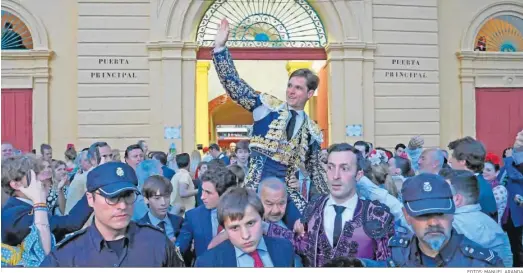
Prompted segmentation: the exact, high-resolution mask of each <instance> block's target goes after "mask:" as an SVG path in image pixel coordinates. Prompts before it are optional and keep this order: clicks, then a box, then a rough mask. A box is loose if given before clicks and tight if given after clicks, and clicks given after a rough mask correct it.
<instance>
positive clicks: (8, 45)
mask: <svg viewBox="0 0 523 273" xmlns="http://www.w3.org/2000/svg"><path fill="white" fill-rule="evenodd" d="M16 49H18V50H24V49H33V37H32V35H31V32H30V31H29V28H28V27H27V25H26V24H25V23H24V22H23V21H22V20H20V18H18V17H17V16H16V15H14V14H12V13H10V12H8V11H5V10H2V50H16Z"/></svg>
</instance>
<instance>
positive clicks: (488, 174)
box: [483, 153, 508, 223]
mask: <svg viewBox="0 0 523 273" xmlns="http://www.w3.org/2000/svg"><path fill="white" fill-rule="evenodd" d="M500 162H501V159H500V158H499V156H497V155H495V154H493V153H488V154H487V156H486V158H485V166H484V167H483V178H485V180H487V182H488V183H489V184H490V186H491V187H492V192H493V193H494V197H495V198H496V206H497V208H498V223H501V217H502V216H503V213H504V212H505V209H506V208H507V198H508V192H507V188H505V186H503V185H501V184H500V183H499V181H498V179H497V177H498V174H499V169H500V167H499V164H500Z"/></svg>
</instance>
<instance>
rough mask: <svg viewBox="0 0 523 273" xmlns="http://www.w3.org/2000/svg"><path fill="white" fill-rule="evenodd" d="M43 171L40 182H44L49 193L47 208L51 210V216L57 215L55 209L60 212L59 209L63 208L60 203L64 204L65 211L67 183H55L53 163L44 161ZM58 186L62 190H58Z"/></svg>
mask: <svg viewBox="0 0 523 273" xmlns="http://www.w3.org/2000/svg"><path fill="white" fill-rule="evenodd" d="M60 162H62V163H63V164H64V165H65V163H64V162H63V161H60ZM42 166H43V168H42V171H41V172H40V173H39V178H40V181H42V183H43V185H44V187H45V188H46V189H47V191H48V195H47V202H46V203H47V208H48V209H49V212H50V213H51V215H55V209H56V211H59V209H58V208H60V207H61V204H60V202H61V201H62V202H63V206H64V209H65V194H64V192H63V186H65V182H63V184H62V185H60V182H58V181H55V180H54V177H53V167H52V166H51V163H50V162H49V161H47V160H42ZM58 186H61V188H60V190H58Z"/></svg>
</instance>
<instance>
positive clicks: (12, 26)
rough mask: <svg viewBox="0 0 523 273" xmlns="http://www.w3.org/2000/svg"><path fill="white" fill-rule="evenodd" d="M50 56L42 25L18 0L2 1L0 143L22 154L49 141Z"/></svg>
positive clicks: (45, 33)
mask: <svg viewBox="0 0 523 273" xmlns="http://www.w3.org/2000/svg"><path fill="white" fill-rule="evenodd" d="M50 56H51V51H49V49H48V41H47V32H46V30H45V27H44V25H43V23H42V22H41V21H40V20H39V19H38V18H37V17H36V16H34V15H33V14H32V13H31V12H30V11H29V10H27V9H26V8H25V7H24V6H23V5H21V4H20V3H19V1H13V0H5V1H2V141H6V142H11V143H12V144H13V145H14V146H15V147H16V148H17V149H20V150H22V151H23V152H30V151H31V150H32V149H33V147H36V146H38V145H40V144H41V143H42V142H44V143H48V141H49V139H48V137H49V131H48V124H49V121H48V88H49V87H48V83H49V76H50V75H49V58H50Z"/></svg>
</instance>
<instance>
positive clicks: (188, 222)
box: [176, 205, 213, 257]
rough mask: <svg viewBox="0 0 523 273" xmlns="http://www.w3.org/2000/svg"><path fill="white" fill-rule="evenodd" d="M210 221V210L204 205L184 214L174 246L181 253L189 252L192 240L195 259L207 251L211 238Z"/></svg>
mask: <svg viewBox="0 0 523 273" xmlns="http://www.w3.org/2000/svg"><path fill="white" fill-rule="evenodd" d="M211 221H212V220H211V210H209V209H207V208H206V207H205V206H204V205H202V206H199V207H197V208H194V209H192V210H189V211H187V212H186V213H185V220H184V221H183V224H182V229H181V230H180V235H179V236H178V237H177V238H176V245H177V246H178V247H180V251H181V252H182V253H184V252H187V251H188V250H190V247H191V243H192V241H193V240H194V249H195V251H196V257H198V256H200V255H202V254H203V253H204V252H205V251H207V247H208V246H209V244H210V243H211V241H212V238H213V236H212V222H211Z"/></svg>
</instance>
